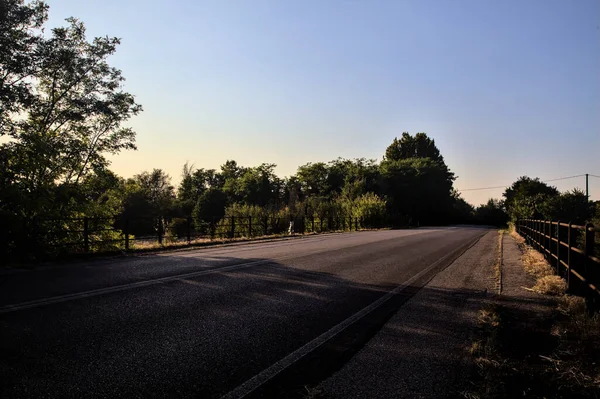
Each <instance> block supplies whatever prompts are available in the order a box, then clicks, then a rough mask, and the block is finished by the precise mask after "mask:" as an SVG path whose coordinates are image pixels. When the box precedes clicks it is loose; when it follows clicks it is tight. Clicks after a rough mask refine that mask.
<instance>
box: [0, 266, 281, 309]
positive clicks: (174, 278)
mask: <svg viewBox="0 0 600 399" xmlns="http://www.w3.org/2000/svg"><path fill="white" fill-rule="evenodd" d="M278 260H284V259H282V258H278V259H264V260H257V261H253V262H247V263H241V264H237V265H230V266H223V267H218V268H213V269H208V270H201V271H197V272H192V273H185V274H177V275H175V276H167V277H159V278H155V279H152V280H146V281H139V282H136V283H129V284H122V285H117V286H114V287H107V288H98V289H96V290H89V291H84V292H77V293H73V294H65V295H59V296H55V297H50V298H44V299H35V300H32V301H27V302H21V303H16V304H13V305H4V306H2V307H0V314H2V313H10V312H16V311H17V310H23V309H30V308H35V307H38V306H45V305H51V304H55V303H61V302H67V301H71V300H75V299H81V298H89V297H93V296H98V295H103V294H109V293H113V292H119V291H125V290H129V289H133V288H140V287H147V286H150V285H154V284H161V283H167V282H171V281H177V280H181V279H185V278H191V277H197V276H203V275H206V274H212V273H219V272H226V271H230V270H236V269H242V268H245V267H250V266H257V265H261V264H265V263H271V262H276V261H278Z"/></svg>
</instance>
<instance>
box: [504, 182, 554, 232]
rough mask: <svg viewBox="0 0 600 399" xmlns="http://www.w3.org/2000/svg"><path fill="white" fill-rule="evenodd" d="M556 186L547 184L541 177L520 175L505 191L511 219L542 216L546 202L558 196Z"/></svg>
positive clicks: (506, 204) (507, 209)
mask: <svg viewBox="0 0 600 399" xmlns="http://www.w3.org/2000/svg"><path fill="white" fill-rule="evenodd" d="M558 195H559V192H558V190H557V189H556V187H552V186H549V185H547V184H546V183H544V182H542V181H540V179H538V178H535V179H532V178H529V177H527V176H522V177H520V178H519V179H518V180H517V181H516V182H514V183H513V184H512V185H511V186H510V187H509V188H507V189H506V190H505V191H504V194H503V197H504V204H505V207H506V211H507V213H508V215H509V217H510V220H511V221H515V220H517V219H528V218H534V219H537V218H542V217H543V208H544V206H545V203H546V202H547V201H548V200H549V199H550V198H552V197H555V196H558Z"/></svg>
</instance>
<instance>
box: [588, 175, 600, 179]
mask: <svg viewBox="0 0 600 399" xmlns="http://www.w3.org/2000/svg"><path fill="white" fill-rule="evenodd" d="M590 176H592V177H595V178H597V179H600V176H596V175H590Z"/></svg>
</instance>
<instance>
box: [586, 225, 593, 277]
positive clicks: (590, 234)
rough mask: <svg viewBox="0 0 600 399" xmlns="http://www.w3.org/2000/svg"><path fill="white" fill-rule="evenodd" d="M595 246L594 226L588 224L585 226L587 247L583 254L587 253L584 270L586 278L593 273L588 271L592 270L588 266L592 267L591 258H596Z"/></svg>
mask: <svg viewBox="0 0 600 399" xmlns="http://www.w3.org/2000/svg"><path fill="white" fill-rule="evenodd" d="M594 245H595V243H594V225H593V224H591V223H587V224H586V225H585V247H584V249H583V252H584V253H585V255H584V266H583V270H584V271H585V273H586V278H587V276H589V273H590V272H591V270H588V269H590V268H589V267H588V266H591V263H592V262H590V260H589V257H590V256H594Z"/></svg>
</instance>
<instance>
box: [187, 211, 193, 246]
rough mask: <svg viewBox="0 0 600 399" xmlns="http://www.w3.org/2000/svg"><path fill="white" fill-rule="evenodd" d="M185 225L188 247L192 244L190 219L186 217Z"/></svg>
mask: <svg viewBox="0 0 600 399" xmlns="http://www.w3.org/2000/svg"><path fill="white" fill-rule="evenodd" d="M186 224H187V226H186V227H187V242H188V245H189V244H191V243H192V217H191V216H188V217H187V218H186Z"/></svg>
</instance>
